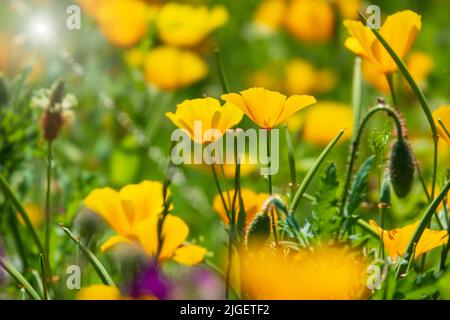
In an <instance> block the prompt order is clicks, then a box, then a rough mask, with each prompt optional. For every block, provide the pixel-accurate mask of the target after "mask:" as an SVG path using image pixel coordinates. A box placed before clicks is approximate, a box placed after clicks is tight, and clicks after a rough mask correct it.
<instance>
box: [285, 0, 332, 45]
mask: <svg viewBox="0 0 450 320" xmlns="http://www.w3.org/2000/svg"><path fill="white" fill-rule="evenodd" d="M286 13H287V15H286V18H285V19H286V20H285V23H286V27H287V29H288V30H289V32H291V33H292V34H293V35H294V36H295V37H297V38H298V39H300V40H303V41H310V42H320V41H326V40H329V39H330V38H331V37H332V36H333V33H334V21H335V20H334V13H333V8H332V7H331V4H330V3H329V1H328V0H292V1H291V2H290V4H289V6H288V9H287V11H286Z"/></svg>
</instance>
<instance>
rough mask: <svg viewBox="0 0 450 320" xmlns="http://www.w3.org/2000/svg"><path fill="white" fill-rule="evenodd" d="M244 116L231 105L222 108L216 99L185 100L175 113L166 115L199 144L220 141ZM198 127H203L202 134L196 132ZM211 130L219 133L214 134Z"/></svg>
mask: <svg viewBox="0 0 450 320" xmlns="http://www.w3.org/2000/svg"><path fill="white" fill-rule="evenodd" d="M242 116H243V113H242V111H241V110H240V109H239V108H238V107H236V106H234V105H232V104H231V103H225V105H223V106H221V105H220V102H219V101H218V100H217V99H214V98H201V99H192V100H185V101H183V102H182V103H180V104H178V105H177V110H176V112H175V113H173V112H167V113H166V117H167V118H169V119H170V121H172V123H173V124H174V125H175V126H177V127H179V128H181V129H183V130H184V131H185V132H186V133H187V134H188V135H189V137H190V138H191V139H192V140H193V141H195V142H197V143H208V142H213V141H216V140H218V139H220V137H221V136H222V135H223V134H224V133H225V131H226V130H227V129H230V128H231V127H233V126H234V125H236V124H238V123H239V122H240V121H241V119H242ZM196 125H201V132H199V131H198V130H195V126H196ZM211 129H213V130H217V131H216V132H212V131H211ZM214 133H216V134H217V135H216V134H214ZM199 134H200V135H201V136H199ZM219 134H220V136H218V135H219Z"/></svg>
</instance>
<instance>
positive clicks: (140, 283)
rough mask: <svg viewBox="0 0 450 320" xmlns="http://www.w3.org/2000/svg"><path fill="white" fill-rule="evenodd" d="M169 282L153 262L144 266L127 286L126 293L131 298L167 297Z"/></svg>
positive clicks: (161, 298)
mask: <svg viewBox="0 0 450 320" xmlns="http://www.w3.org/2000/svg"><path fill="white" fill-rule="evenodd" d="M170 290H171V284H170V283H169V282H168V280H167V279H166V278H165V277H164V276H163V274H162V273H161V270H160V269H159V268H157V266H156V264H155V263H150V264H149V265H148V266H147V267H145V268H144V269H143V270H142V271H141V272H140V273H139V274H138V275H137V276H136V278H135V279H133V281H132V283H131V285H130V286H129V288H128V290H127V291H128V294H129V296H130V297H131V298H132V299H143V298H144V299H159V300H164V299H168V298H169V294H170Z"/></svg>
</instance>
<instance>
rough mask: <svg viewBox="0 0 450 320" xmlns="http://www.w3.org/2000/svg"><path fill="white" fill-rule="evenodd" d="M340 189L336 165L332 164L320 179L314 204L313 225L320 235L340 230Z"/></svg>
mask: <svg viewBox="0 0 450 320" xmlns="http://www.w3.org/2000/svg"><path fill="white" fill-rule="evenodd" d="M338 187H339V180H338V177H337V169H336V165H335V164H334V163H333V162H331V163H329V164H328V165H327V167H326V168H325V170H324V173H323V175H322V177H321V179H320V183H319V187H318V190H317V193H316V201H315V202H314V204H313V223H314V226H315V231H316V233H318V234H322V235H330V234H332V233H334V232H335V231H336V229H337V228H339V220H340V219H339V218H340V217H339V216H338V212H339V207H338V201H339V198H338Z"/></svg>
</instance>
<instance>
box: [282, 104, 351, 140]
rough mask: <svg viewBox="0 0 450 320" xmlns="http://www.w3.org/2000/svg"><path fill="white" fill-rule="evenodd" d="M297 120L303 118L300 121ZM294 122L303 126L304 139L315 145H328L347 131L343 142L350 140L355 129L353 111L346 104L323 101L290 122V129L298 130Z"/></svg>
mask: <svg viewBox="0 0 450 320" xmlns="http://www.w3.org/2000/svg"><path fill="white" fill-rule="evenodd" d="M296 118H301V121H298V120H297V119H296ZM290 122H294V123H296V124H298V125H302V126H303V131H302V133H303V139H304V140H305V141H308V142H310V143H313V144H318V145H325V144H328V143H329V142H330V141H331V140H333V138H334V137H336V135H337V134H338V133H339V132H340V131H341V130H344V129H346V130H345V132H344V134H343V136H342V138H341V141H344V140H346V139H349V138H350V137H351V136H352V129H353V111H352V108H351V107H350V106H348V105H346V104H343V103H339V102H333V101H323V102H319V103H317V104H316V105H315V106H314V108H311V109H309V110H307V111H306V112H305V113H303V114H301V115H296V116H294V117H292V118H291V120H290V121H289V128H290V129H291V130H294V131H295V130H297V129H299V128H298V127H297V128H296V127H294V126H293V125H291V124H290Z"/></svg>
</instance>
